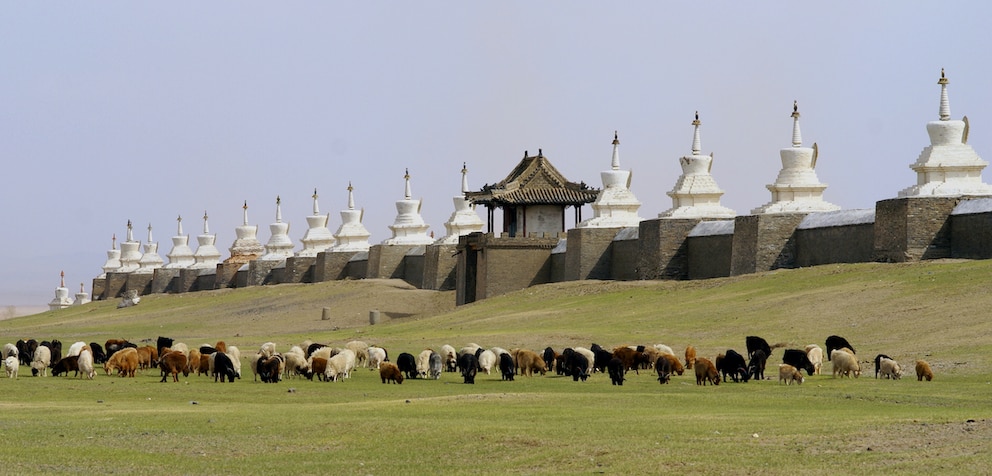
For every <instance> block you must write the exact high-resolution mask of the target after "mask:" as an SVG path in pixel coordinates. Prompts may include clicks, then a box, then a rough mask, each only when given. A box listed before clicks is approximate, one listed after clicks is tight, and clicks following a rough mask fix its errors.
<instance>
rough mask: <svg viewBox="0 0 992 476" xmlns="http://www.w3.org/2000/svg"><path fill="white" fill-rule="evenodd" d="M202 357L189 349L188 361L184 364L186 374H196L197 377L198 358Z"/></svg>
mask: <svg viewBox="0 0 992 476" xmlns="http://www.w3.org/2000/svg"><path fill="white" fill-rule="evenodd" d="M162 355H165V354H162ZM202 355H203V354H201V353H200V351H199V350H198V349H190V350H189V359H188V360H189V361H188V362H187V363H186V371H187V372H189V373H191V374H192V373H196V374H197V375H199V373H198V371H199V370H200V357H201V356H202Z"/></svg>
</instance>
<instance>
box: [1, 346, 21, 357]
mask: <svg viewBox="0 0 992 476" xmlns="http://www.w3.org/2000/svg"><path fill="white" fill-rule="evenodd" d="M17 354H18V352H17V346H16V345H14V344H11V343H10V342H8V343H6V344H4V345H3V358H4V359H6V358H7V357H10V356H14V357H17Z"/></svg>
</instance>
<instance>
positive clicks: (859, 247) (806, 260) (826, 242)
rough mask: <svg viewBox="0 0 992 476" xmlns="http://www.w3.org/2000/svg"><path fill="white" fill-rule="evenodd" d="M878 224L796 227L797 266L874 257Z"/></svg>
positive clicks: (847, 261) (852, 261) (855, 260)
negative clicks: (876, 225) (876, 226)
mask: <svg viewBox="0 0 992 476" xmlns="http://www.w3.org/2000/svg"><path fill="white" fill-rule="evenodd" d="M874 245H875V226H874V224H872V223H867V224H861V225H847V226H831V227H824V228H811V229H798V230H796V266H799V267H806V266H818V265H823V264H832V263H866V262H870V261H871V260H872V256H873V251H874Z"/></svg>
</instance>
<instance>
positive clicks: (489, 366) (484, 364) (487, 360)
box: [427, 350, 496, 375]
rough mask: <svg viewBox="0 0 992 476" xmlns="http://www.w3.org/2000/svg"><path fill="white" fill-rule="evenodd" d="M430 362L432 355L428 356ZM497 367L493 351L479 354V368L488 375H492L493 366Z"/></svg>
mask: <svg viewBox="0 0 992 476" xmlns="http://www.w3.org/2000/svg"><path fill="white" fill-rule="evenodd" d="M427 358H428V360H429V359H430V355H428V356H427ZM494 365H496V354H494V353H493V351H491V350H484V351H482V353H481V354H479V368H481V369H482V371H483V372H485V373H486V375H490V373H491V372H492V370H493V366H494Z"/></svg>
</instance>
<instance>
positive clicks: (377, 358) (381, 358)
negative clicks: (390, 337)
mask: <svg viewBox="0 0 992 476" xmlns="http://www.w3.org/2000/svg"><path fill="white" fill-rule="evenodd" d="M385 361H386V349H383V348H382V347H375V346H372V347H369V369H371V370H378V369H379V364H381V363H383V362H385Z"/></svg>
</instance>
